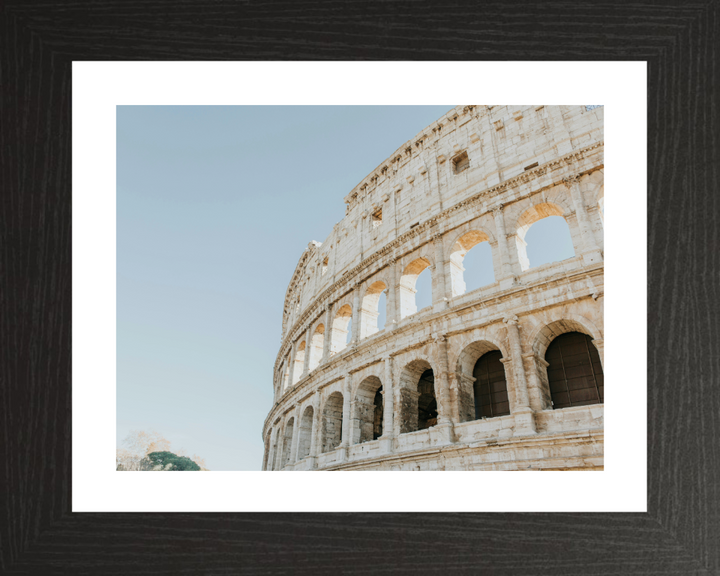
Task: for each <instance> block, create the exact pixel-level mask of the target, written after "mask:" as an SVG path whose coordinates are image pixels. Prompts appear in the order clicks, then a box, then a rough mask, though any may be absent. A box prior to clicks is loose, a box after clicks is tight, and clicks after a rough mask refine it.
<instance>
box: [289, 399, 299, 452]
mask: <svg viewBox="0 0 720 576" xmlns="http://www.w3.org/2000/svg"><path fill="white" fill-rule="evenodd" d="M294 420H295V423H294V424H293V437H292V444H291V445H290V465H293V464H295V462H296V461H297V451H298V442H299V440H300V403H299V402H295V417H294Z"/></svg>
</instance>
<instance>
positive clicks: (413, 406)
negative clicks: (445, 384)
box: [400, 360, 438, 434]
mask: <svg viewBox="0 0 720 576" xmlns="http://www.w3.org/2000/svg"><path fill="white" fill-rule="evenodd" d="M437 417H438V411H437V398H436V396H435V375H434V373H433V370H432V367H431V366H430V364H428V363H427V362H426V361H425V360H414V361H413V362H411V363H410V364H408V365H407V366H405V368H404V369H403V371H402V373H401V374H400V433H401V434H406V433H407V432H415V431H416V430H425V429H426V428H430V427H432V426H435V424H437Z"/></svg>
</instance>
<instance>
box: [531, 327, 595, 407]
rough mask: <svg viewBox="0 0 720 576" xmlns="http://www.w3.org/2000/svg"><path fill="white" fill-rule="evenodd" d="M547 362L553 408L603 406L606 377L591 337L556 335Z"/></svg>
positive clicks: (549, 348) (549, 347) (573, 332)
mask: <svg viewBox="0 0 720 576" xmlns="http://www.w3.org/2000/svg"><path fill="white" fill-rule="evenodd" d="M544 360H545V368H546V370H547V374H548V387H549V390H550V397H551V404H552V407H553V409H555V410H557V409H560V408H570V407H573V406H588V405H591V404H602V403H603V401H604V375H603V370H602V364H601V362H600V357H599V354H598V350H597V348H596V347H595V346H593V341H592V337H591V336H589V335H587V334H585V333H583V332H576V331H572V332H565V333H563V334H560V335H559V336H556V337H555V338H554V339H553V341H552V342H551V343H550V345H549V346H548V347H547V350H546V352H545V358H544Z"/></svg>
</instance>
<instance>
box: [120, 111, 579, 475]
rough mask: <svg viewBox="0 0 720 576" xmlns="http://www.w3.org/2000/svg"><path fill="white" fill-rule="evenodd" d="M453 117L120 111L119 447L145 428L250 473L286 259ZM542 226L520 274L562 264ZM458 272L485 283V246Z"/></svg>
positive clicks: (560, 239) (257, 449)
mask: <svg viewBox="0 0 720 576" xmlns="http://www.w3.org/2000/svg"><path fill="white" fill-rule="evenodd" d="M450 108H452V106H402V107H398V106H387V107H385V106H332V107H315V106H298V107H269V106H268V107H245V106H235V107H225V106H197V107H187V106H162V107H160V106H155V107H153V106H119V107H118V108H117V155H118V165H117V235H118V242H117V284H118V291H117V313H118V318H117V331H118V334H117V336H118V338H117V343H118V350H117V366H118V379H117V431H118V441H121V440H122V439H123V438H124V437H125V436H126V435H127V433H128V432H129V431H131V430H136V429H139V430H156V431H158V432H160V433H161V434H163V435H164V436H165V437H166V438H168V439H169V440H170V441H171V443H172V447H173V449H176V450H177V449H180V448H185V449H186V450H187V452H188V453H190V454H192V453H197V454H199V455H200V456H203V457H204V458H205V460H206V462H207V466H208V468H209V469H211V470H258V469H260V466H261V464H262V451H263V444H262V439H261V431H262V424H263V421H264V419H265V416H266V415H267V413H268V411H269V409H270V407H271V405H272V372H273V365H274V362H275V356H276V354H277V351H278V347H279V345H280V328H281V320H282V307H283V298H284V296H285V290H286V288H287V284H288V282H289V281H290V277H291V275H292V273H293V271H294V269H295V265H296V264H297V261H298V258H299V257H300V255H301V253H302V252H303V250H304V249H305V247H306V246H307V244H308V242H309V241H310V240H318V241H320V242H322V241H323V240H324V239H325V238H326V237H327V235H328V234H329V233H330V231H331V230H332V227H333V225H334V224H335V223H336V222H338V221H339V220H340V219H341V218H342V217H343V215H344V211H345V204H344V203H343V197H344V196H345V195H346V194H347V193H348V192H349V191H350V190H351V189H352V188H353V187H354V186H355V185H356V184H357V183H358V182H360V180H362V179H363V178H364V177H365V176H366V175H367V174H368V173H369V172H370V171H372V170H373V169H374V168H375V167H376V166H377V165H378V164H380V163H381V162H382V161H383V160H385V159H386V158H387V157H388V156H389V155H390V154H391V153H392V152H394V151H395V150H396V149H397V148H398V147H399V146H400V145H402V144H403V143H404V142H405V141H407V140H409V139H410V138H412V137H413V136H415V135H416V134H417V133H418V132H419V131H420V130H422V129H423V128H424V127H425V126H427V125H428V124H430V123H432V122H433V121H435V120H437V119H438V118H440V116H442V115H443V114H444V113H446V112H447V111H448V110H449V109H450ZM269 215H272V216H271V217H270V216H269ZM552 220H555V219H547V220H546V221H541V222H538V223H537V224H535V225H534V226H532V228H531V229H530V230H529V232H528V234H527V237H526V240H527V241H528V256H529V258H530V261H531V265H538V264H541V263H543V262H542V261H541V260H540V259H538V257H537V256H538V255H537V252H541V253H543V254H544V255H545V260H547V261H552V260H560V259H562V258H564V257H568V256H571V255H572V244H571V243H570V240H569V235H568V233H567V231H566V230H563V227H562V226H561V227H560V230H559V231H560V233H557V231H556V230H553V228H558V227H557V226H554V227H553V226H550V228H551V229H550V230H547V229H545V230H544V228H548V226H547V224H552ZM560 221H561V224H562V219H560ZM568 250H569V252H568ZM465 268H466V269H467V272H466V282H467V285H468V290H471V289H473V288H476V287H478V286H480V285H482V284H484V283H487V282H492V277H491V276H488V275H487V274H483V271H485V272H487V271H488V270H491V264H490V253H489V249H488V246H487V243H484V244H482V245H481V246H479V247H477V248H475V249H473V250H472V251H470V252H469V253H468V256H467V257H466V261H465ZM490 274H491V272H490ZM423 276H427V274H424V275H423ZM422 282H423V280H422V279H420V280H419V281H418V288H419V293H418V308H422V307H423V306H425V305H427V304H429V283H428V286H427V287H426V288H425V289H423V287H422ZM423 298H425V300H423ZM383 321H384V314H381V318H380V322H383Z"/></svg>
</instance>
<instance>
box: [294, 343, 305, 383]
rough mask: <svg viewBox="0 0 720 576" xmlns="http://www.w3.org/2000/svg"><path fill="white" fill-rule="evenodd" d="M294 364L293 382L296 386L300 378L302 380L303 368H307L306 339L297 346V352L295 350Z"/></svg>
mask: <svg viewBox="0 0 720 576" xmlns="http://www.w3.org/2000/svg"><path fill="white" fill-rule="evenodd" d="M293 364H294V369H293V378H292V383H293V386H294V385H295V384H297V382H298V380H300V377H301V376H302V373H303V369H304V368H305V340H303V341H302V342H300V345H299V346H298V347H297V352H295V362H294V363H293Z"/></svg>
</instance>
